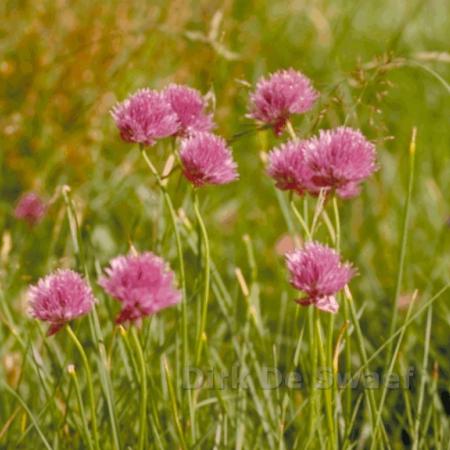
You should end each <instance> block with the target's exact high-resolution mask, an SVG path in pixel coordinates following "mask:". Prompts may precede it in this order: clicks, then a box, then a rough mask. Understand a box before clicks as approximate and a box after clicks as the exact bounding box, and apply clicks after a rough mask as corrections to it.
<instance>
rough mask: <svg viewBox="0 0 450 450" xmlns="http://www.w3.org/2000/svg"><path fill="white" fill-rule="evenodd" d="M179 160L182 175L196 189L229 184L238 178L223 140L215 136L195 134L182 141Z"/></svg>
mask: <svg viewBox="0 0 450 450" xmlns="http://www.w3.org/2000/svg"><path fill="white" fill-rule="evenodd" d="M180 158H181V162H182V163H183V172H184V175H185V176H186V178H187V179H188V180H189V181H190V182H191V183H192V184H193V185H194V186H196V187H199V186H203V185H205V184H226V183H231V182H232V181H234V180H236V179H237V178H238V176H239V175H238V173H237V165H236V163H235V162H234V160H233V156H232V154H231V150H230V148H229V147H228V146H227V143H226V142H225V139H223V138H221V137H219V136H216V135H215V134H211V133H195V134H193V135H192V136H189V137H188V138H186V139H183V141H182V143H181V150H180Z"/></svg>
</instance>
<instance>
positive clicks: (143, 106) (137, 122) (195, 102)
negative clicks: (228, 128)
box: [111, 84, 214, 146]
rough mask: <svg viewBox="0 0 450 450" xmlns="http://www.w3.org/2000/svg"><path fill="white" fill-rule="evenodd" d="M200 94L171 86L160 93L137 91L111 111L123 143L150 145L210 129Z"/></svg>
mask: <svg viewBox="0 0 450 450" xmlns="http://www.w3.org/2000/svg"><path fill="white" fill-rule="evenodd" d="M205 109H206V103H205V100H204V98H203V97H202V95H201V94H200V92H198V91H197V90H196V89H193V88H190V87H188V86H181V85H177V84H171V85H169V86H168V87H166V89H164V90H163V91H162V92H158V91H155V90H152V89H140V90H138V91H137V92H135V93H134V94H132V95H130V96H129V97H128V98H127V99H125V100H124V101H123V102H122V103H118V104H117V105H116V106H115V107H114V108H113V109H112V111H111V115H112V116H113V118H114V120H115V122H116V125H117V128H118V129H119V132H120V136H121V137H122V139H123V140H124V141H126V142H134V143H137V144H141V145H144V146H152V145H154V144H155V143H156V141H157V140H158V139H162V138H166V137H168V136H188V135H190V134H191V133H194V132H197V131H211V130H212V129H213V128H214V122H213V120H212V116H211V115H210V114H208V113H207V112H206V111H205Z"/></svg>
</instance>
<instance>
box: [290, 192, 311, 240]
mask: <svg viewBox="0 0 450 450" xmlns="http://www.w3.org/2000/svg"><path fill="white" fill-rule="evenodd" d="M290 204H291V209H292V212H293V213H294V215H295V217H296V219H297V220H298V222H299V224H300V225H301V226H302V228H303V231H304V232H305V236H306V240H308V241H310V240H312V235H311V232H310V231H309V227H308V224H307V222H306V221H305V219H304V218H303V216H302V215H301V214H300V211H299V210H298V209H297V207H296V206H295V203H294V200H293V199H291V201H290Z"/></svg>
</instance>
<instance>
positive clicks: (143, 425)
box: [131, 327, 147, 450]
mask: <svg viewBox="0 0 450 450" xmlns="http://www.w3.org/2000/svg"><path fill="white" fill-rule="evenodd" d="M131 336H132V338H133V344H134V347H135V349H136V354H137V360H138V364H139V371H140V382H141V398H140V399H139V401H140V406H141V411H140V422H139V444H138V449H139V450H144V448H145V447H146V444H145V442H146V435H147V371H146V370H145V358H144V352H143V351H142V346H141V342H140V341H139V336H138V334H137V331H136V327H132V329H131Z"/></svg>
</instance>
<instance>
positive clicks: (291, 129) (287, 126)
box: [286, 120, 298, 139]
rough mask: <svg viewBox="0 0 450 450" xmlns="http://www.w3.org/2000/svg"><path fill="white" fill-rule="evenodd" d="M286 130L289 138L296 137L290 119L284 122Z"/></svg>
mask: <svg viewBox="0 0 450 450" xmlns="http://www.w3.org/2000/svg"><path fill="white" fill-rule="evenodd" d="M286 130H287V132H288V134H289V136H290V137H291V139H298V136H297V135H296V134H295V130H294V127H293V126H292V123H291V121H290V120H288V121H287V122H286Z"/></svg>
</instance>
